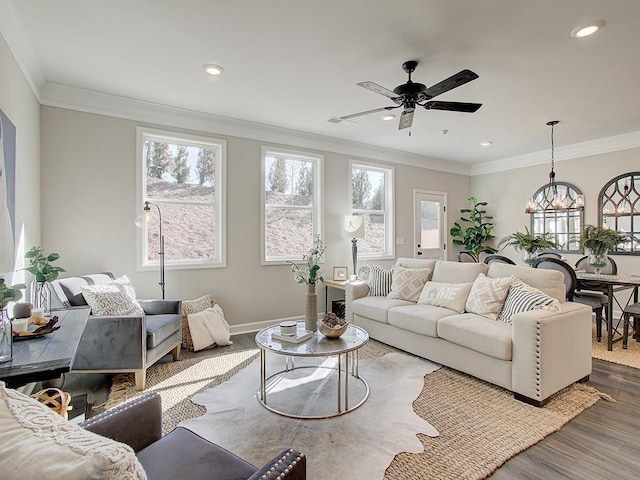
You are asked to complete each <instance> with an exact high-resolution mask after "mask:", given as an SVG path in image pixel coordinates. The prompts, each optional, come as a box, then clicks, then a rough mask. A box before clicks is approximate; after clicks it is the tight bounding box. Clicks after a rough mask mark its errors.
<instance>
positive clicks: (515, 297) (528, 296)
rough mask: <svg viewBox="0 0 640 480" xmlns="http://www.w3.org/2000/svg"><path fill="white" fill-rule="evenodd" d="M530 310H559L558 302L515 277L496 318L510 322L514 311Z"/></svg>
mask: <svg viewBox="0 0 640 480" xmlns="http://www.w3.org/2000/svg"><path fill="white" fill-rule="evenodd" d="M530 310H550V311H552V312H560V311H561V309H560V302H559V301H558V300H557V299H555V298H553V297H550V296H549V295H547V294H545V293H543V292H541V291H540V290H538V289H537V288H533V287H532V286H531V285H527V284H526V283H524V282H523V281H522V280H520V279H518V278H516V279H515V280H514V281H513V283H512V284H511V287H509V294H508V295H507V298H506V300H505V301H504V307H503V308H502V312H501V313H500V316H499V317H498V320H501V321H503V322H505V323H508V324H511V321H512V320H511V319H512V317H513V316H514V315H515V314H516V313H520V312H528V311H530Z"/></svg>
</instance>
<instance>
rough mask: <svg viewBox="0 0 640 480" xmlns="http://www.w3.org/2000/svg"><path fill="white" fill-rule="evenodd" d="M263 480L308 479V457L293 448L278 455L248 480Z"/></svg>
mask: <svg viewBox="0 0 640 480" xmlns="http://www.w3.org/2000/svg"><path fill="white" fill-rule="evenodd" d="M265 476H266V477H265ZM263 478H273V479H276V478H280V479H282V480H285V479H288V480H305V479H306V478H307V457H305V455H304V454H303V453H300V452H298V451H297V450H294V449H292V448H290V449H289V450H284V451H283V452H281V453H280V455H276V456H275V457H273V458H272V459H271V460H270V461H269V462H267V463H266V464H264V466H263V467H262V468H260V469H258V471H257V472H256V473H254V474H253V475H251V476H250V477H249V478H248V480H260V479H263Z"/></svg>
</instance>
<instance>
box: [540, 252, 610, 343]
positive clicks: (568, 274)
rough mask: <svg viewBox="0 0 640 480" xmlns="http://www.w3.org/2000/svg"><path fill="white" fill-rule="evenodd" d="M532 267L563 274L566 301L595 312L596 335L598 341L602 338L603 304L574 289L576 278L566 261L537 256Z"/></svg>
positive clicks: (576, 283)
mask: <svg viewBox="0 0 640 480" xmlns="http://www.w3.org/2000/svg"><path fill="white" fill-rule="evenodd" d="M531 266H532V267H533V268H545V269H547V270H557V271H559V272H560V273H562V274H563V275H564V285H565V289H566V298H567V301H568V302H576V303H581V304H583V305H587V306H588V307H591V310H592V311H593V312H594V313H595V314H596V336H597V339H598V341H601V340H602V322H603V320H604V317H603V310H604V305H602V302H601V301H600V299H599V298H597V297H595V296H591V295H585V294H582V292H580V291H576V287H577V286H578V278H577V277H576V272H575V270H574V269H573V267H572V266H571V265H569V264H568V263H567V262H565V261H563V260H560V259H559V258H554V257H538V258H536V259H535V260H534V261H533V263H532V264H531Z"/></svg>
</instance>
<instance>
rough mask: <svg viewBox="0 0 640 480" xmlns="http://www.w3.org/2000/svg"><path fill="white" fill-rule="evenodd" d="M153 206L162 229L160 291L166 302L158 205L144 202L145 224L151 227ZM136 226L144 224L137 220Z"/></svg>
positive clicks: (160, 220) (160, 218)
mask: <svg viewBox="0 0 640 480" xmlns="http://www.w3.org/2000/svg"><path fill="white" fill-rule="evenodd" d="M151 205H153V206H154V207H156V208H157V209H158V220H159V222H158V225H159V229H160V251H159V252H158V255H159V256H160V283H159V285H160V289H161V290H162V299H163V300H164V235H163V234H162V211H161V210H160V207H159V206H158V204H156V203H152V202H144V208H143V209H142V210H143V211H144V224H145V225H147V226H148V225H149V220H150V217H151ZM136 225H137V226H138V227H142V222H140V221H138V220H136Z"/></svg>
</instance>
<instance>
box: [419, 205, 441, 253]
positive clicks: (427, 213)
mask: <svg viewBox="0 0 640 480" xmlns="http://www.w3.org/2000/svg"><path fill="white" fill-rule="evenodd" d="M440 210H441V206H440V202H434V201H431V200H422V201H421V202H420V244H421V248H423V249H427V248H440V246H441V245H442V241H441V240H440V239H441V238H442V232H441V231H440Z"/></svg>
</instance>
